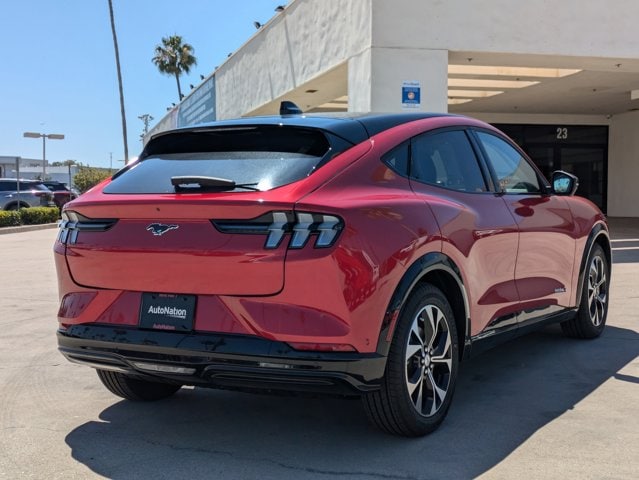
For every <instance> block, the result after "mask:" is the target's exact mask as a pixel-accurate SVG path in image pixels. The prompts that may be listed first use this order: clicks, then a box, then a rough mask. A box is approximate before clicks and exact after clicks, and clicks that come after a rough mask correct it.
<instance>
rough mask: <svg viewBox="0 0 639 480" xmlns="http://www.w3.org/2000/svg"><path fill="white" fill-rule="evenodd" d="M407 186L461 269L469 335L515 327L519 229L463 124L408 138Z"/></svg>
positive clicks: (517, 303)
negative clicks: (429, 212) (426, 208)
mask: <svg viewBox="0 0 639 480" xmlns="http://www.w3.org/2000/svg"><path fill="white" fill-rule="evenodd" d="M409 177H410V182H411V188H412V189H413V191H414V192H415V193H416V194H417V195H418V196H421V197H422V198H423V200H424V202H425V203H426V204H427V205H428V206H429V207H430V209H431V210H432V212H433V214H434V216H435V218H436V220H437V222H438V224H439V227H440V231H441V234H442V240H443V242H442V253H444V254H445V255H447V256H448V257H449V258H451V259H452V260H453V261H454V262H455V263H456V265H457V266H458V267H459V268H460V270H461V274H462V277H463V280H464V284H465V288H466V292H467V295H468V301H469V305H470V309H471V310H470V317H471V332H470V334H471V335H472V336H477V335H479V334H482V335H483V334H493V333H495V332H496V331H497V329H498V328H502V329H509V328H514V327H516V317H515V312H516V311H517V309H518V305H519V297H518V296H517V290H516V287H515V283H514V282H515V261H516V256H517V245H518V231H517V225H516V223H515V221H514V220H513V217H512V215H511V214H510V212H509V210H508V208H507V207H506V204H505V203H504V202H503V201H502V199H501V198H500V196H499V195H497V194H496V193H495V192H494V191H492V190H493V188H492V184H491V180H490V177H489V174H488V171H487V170H486V169H483V168H482V166H481V164H480V162H479V161H478V157H477V155H476V152H475V149H474V148H473V146H472V144H471V142H470V139H469V137H468V134H467V133H466V131H465V130H464V129H463V128H452V129H445V130H435V131H432V132H428V133H424V134H422V135H420V136H417V137H415V138H413V139H412V140H411V165H410V172H409Z"/></svg>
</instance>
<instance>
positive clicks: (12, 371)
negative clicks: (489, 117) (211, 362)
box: [0, 220, 639, 480]
mask: <svg viewBox="0 0 639 480" xmlns="http://www.w3.org/2000/svg"><path fill="white" fill-rule="evenodd" d="M612 226H613V239H614V242H613V248H614V253H613V254H614V264H613V280H612V295H611V304H610V311H609V316H608V327H607V329H606V331H605V332H604V334H603V336H602V337H600V338H599V339H596V340H593V341H579V340H572V339H567V338H564V337H563V336H562V335H561V333H560V330H559V329H558V328H557V327H549V328H547V329H545V330H542V331H540V332H538V333H534V334H531V335H528V336H525V337H522V338H520V339H518V340H515V341H512V342H510V343H508V344H505V345H503V346H501V347H499V348H497V349H494V350H491V351H489V352H487V353H485V354H483V355H481V356H478V357H476V358H475V359H473V360H471V361H469V362H466V363H464V364H462V369H461V373H460V380H459V384H458V387H457V391H456V394H455V399H454V401H453V405H452V407H451V410H450V413H449V415H448V418H447V419H446V421H445V422H444V424H443V425H442V427H441V428H440V429H439V430H438V431H437V432H435V433H434V434H432V435H430V436H428V437H424V438H420V439H405V438H396V437H392V436H388V435H385V434H383V433H380V432H378V431H377V430H375V429H374V428H373V427H371V426H369V425H368V423H367V421H366V418H365V415H364V413H363V411H362V409H361V408H360V404H359V402H358V401H356V400H341V399H320V398H311V399H308V398H296V397H277V396H260V395H252V394H244V393H234V392H223V391H215V390H206V389H199V388H196V389H192V388H184V389H182V391H181V392H179V393H178V394H177V395H175V396H174V397H172V398H170V399H167V400H164V401H160V402H155V403H147V404H139V403H131V402H126V401H122V400H120V399H118V398H117V397H114V396H113V395H111V394H110V393H109V392H107V390H106V389H104V388H103V387H102V385H101V384H100V382H99V380H98V378H97V376H96V374H95V372H94V371H93V370H92V369H90V368H87V367H83V366H79V365H74V364H71V363H68V362H67V361H66V360H64V359H63V358H62V356H61V355H60V354H59V353H58V352H57V349H56V338H55V330H56V311H57V307H58V299H57V287H56V279H55V271H54V267H53V254H52V251H51V246H52V244H53V240H54V237H55V235H56V231H55V230H40V231H33V232H22V233H12V234H7V235H0V252H1V253H0V255H1V256H2V257H1V258H2V270H3V273H2V275H0V288H1V292H2V295H1V297H0V479H5V478H6V479H12V480H13V479H22V478H38V479H40V478H43V479H44V478H46V479H74V478H77V479H87V478H114V479H137V478H139V479H178V478H193V479H195V478H224V479H235V478H237V479H248V478H259V479H260V480H265V479H282V478H291V479H327V478H348V479H353V480H358V479H367V478H371V479H441V478H454V479H463V478H476V477H481V478H486V479H512V478H526V479H535V478H540V479H545V478H570V479H572V478H575V479H602V478H606V479H636V478H638V476H639V221H637V220H616V221H613V222H612Z"/></svg>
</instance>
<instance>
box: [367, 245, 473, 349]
mask: <svg viewBox="0 0 639 480" xmlns="http://www.w3.org/2000/svg"><path fill="white" fill-rule="evenodd" d="M435 271H442V272H445V273H447V274H448V275H450V276H451V277H452V278H453V279H454V280H455V282H456V283H457V286H458V287H459V290H460V292H461V294H462V298H463V301H464V306H463V308H464V322H465V325H466V328H465V330H466V332H465V336H464V344H463V348H460V353H461V351H462V350H464V351H465V350H466V349H467V347H469V346H470V309H469V305H468V294H467V293H466V288H465V286H464V282H463V281H462V276H461V273H460V270H459V268H458V267H457V265H455V262H453V261H452V260H451V259H450V258H449V257H447V256H446V255H444V254H443V253H441V252H430V253H427V254H426V255H424V256H422V257H420V258H418V259H417V260H416V261H415V262H413V264H412V265H411V266H410V267H409V268H408V270H407V271H406V273H405V274H404V276H403V277H402V279H401V280H400V281H399V284H398V285H397V288H396V289H395V292H394V293H393V296H392V297H391V299H390V302H389V304H388V308H387V309H386V313H385V314H384V321H383V322H382V328H381V330H380V333H379V338H378V341H377V353H379V354H381V355H384V356H388V351H389V350H390V345H391V341H392V339H393V333H394V331H395V326H396V324H397V319H398V318H399V315H400V313H401V309H402V308H403V306H404V305H405V303H406V301H407V300H408V297H409V296H410V294H411V292H412V291H413V289H414V287H415V285H417V284H418V283H419V282H420V280H422V279H423V278H424V277H425V276H426V275H428V274H429V273H431V272H435ZM460 347H461V345H460ZM462 356H463V355H462Z"/></svg>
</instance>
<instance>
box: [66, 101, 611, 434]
mask: <svg viewBox="0 0 639 480" xmlns="http://www.w3.org/2000/svg"><path fill="white" fill-rule="evenodd" d="M284 110H285V109H284ZM285 111H286V110H285ZM577 186H578V184H577V179H576V177H574V176H572V175H570V174H568V173H565V172H561V171H558V172H554V173H553V177H552V181H551V182H548V180H546V179H545V178H544V177H543V175H542V174H541V173H540V172H539V170H538V169H537V168H536V167H535V165H534V164H533V163H532V162H531V161H530V159H529V158H528V157H527V156H526V154H525V153H524V152H523V151H522V150H521V149H520V148H519V147H518V146H517V145H516V144H514V143H513V142H512V141H511V140H510V139H509V138H508V137H507V136H505V135H504V134H503V133H501V132H500V131H499V130H497V129H495V128H494V127H492V126H490V125H488V124H486V123H484V122H480V121H478V120H474V119H471V118H466V117H462V116H453V115H444V114H425V113H424V114H408V113H405V114H393V115H379V114H377V115H376V114H369V115H345V116H344V115H342V116H333V117H330V116H315V115H293V114H283V115H281V116H276V117H262V118H258V117H254V118H245V119H239V120H229V121H224V122H219V123H213V124H209V125H203V126H197V127H191V128H183V129H179V130H173V131H167V132H162V133H160V134H158V135H155V136H154V137H153V138H152V139H151V140H150V141H149V142H148V143H147V144H146V146H145V148H144V151H143V152H142V154H141V156H140V157H139V159H138V161H136V162H135V163H133V164H130V165H128V166H127V167H125V168H123V169H122V170H120V171H119V172H118V173H117V174H115V175H114V176H113V177H112V178H111V179H109V180H107V181H105V182H103V183H102V184H100V185H99V186H97V187H95V188H93V189H92V190H90V191H89V192H87V193H85V194H83V195H82V196H81V197H80V198H78V199H77V200H75V201H74V202H73V203H72V204H70V205H67V206H65V208H64V210H63V212H62V221H61V222H60V234H59V236H58V238H57V241H56V242H55V246H54V252H55V262H56V267H57V271H58V281H59V286H60V289H59V292H60V308H59V311H58V322H59V329H58V344H59V348H60V351H61V352H62V354H63V355H65V356H66V357H67V358H68V359H69V360H71V361H72V362H76V363H81V364H85V365H88V366H91V367H93V368H95V369H97V373H98V376H99V378H100V380H101V381H102V383H103V384H104V385H105V387H106V388H107V389H109V390H110V391H111V392H112V393H114V394H116V395H118V396H120V397H123V398H126V399H129V400H158V399H161V398H164V397H168V396H170V395H172V394H174V393H175V392H177V391H178V390H179V389H180V387H181V386H182V385H197V386H204V387H213V388H230V389H257V390H266V391H277V390H294V391H319V392H328V393H339V394H346V395H359V396H361V397H362V399H363V405H364V408H365V409H366V411H367V413H368V416H369V418H370V419H371V420H372V421H373V423H375V424H376V425H377V426H378V427H380V428H381V429H382V430H385V431H387V432H389V433H393V434H398V435H406V436H417V435H424V434H426V433H429V432H431V431H433V430H434V429H435V428H437V426H438V425H439V424H440V423H441V422H442V420H443V419H444V417H445V416H446V412H447V411H448V407H449V406H450V404H451V401H452V398H453V392H454V390H455V383H456V380H457V375H458V371H459V366H460V362H461V361H463V360H465V359H467V358H469V356H471V355H475V354H477V353H478V352H481V351H482V350H484V349H486V348H489V347H492V346H493V345H495V344H497V343H499V342H500V341H503V340H507V339H510V338H513V337H515V336H517V335H521V334H524V333H526V332H528V331H530V330H531V329H533V328H538V327H541V326H544V325H547V324H549V323H560V324H561V327H562V330H563V332H564V333H565V334H566V335H568V336H570V337H576V338H595V337H597V336H599V335H600V334H601V332H602V331H603V330H604V327H605V324H606V315H607V311H608V292H609V290H608V289H609V287H610V263H611V262H610V261H611V250H610V240H609V237H608V227H607V223H606V219H605V217H604V215H603V214H602V213H601V211H600V210H599V209H598V208H597V207H596V206H595V205H594V204H593V203H591V202H590V201H588V200H586V199H585V198H580V197H577V196H575V195H574V194H575V191H576V190H577ZM535 360H538V359H531V361H535ZM74 373H75V371H70V372H69V375H73V374H74ZM466 393H467V394H469V391H467V392H466ZM465 400H466V401H467V402H468V401H471V402H472V399H465ZM173 406H175V407H176V408H177V404H173ZM495 414H497V412H495Z"/></svg>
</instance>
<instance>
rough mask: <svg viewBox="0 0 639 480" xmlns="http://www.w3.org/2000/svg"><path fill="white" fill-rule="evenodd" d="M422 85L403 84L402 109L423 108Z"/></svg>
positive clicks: (412, 82) (406, 82) (410, 82)
mask: <svg viewBox="0 0 639 480" xmlns="http://www.w3.org/2000/svg"><path fill="white" fill-rule="evenodd" d="M421 104H422V98H421V85H420V83H419V82H417V81H405V82H403V83H402V108H421Z"/></svg>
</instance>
